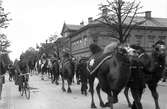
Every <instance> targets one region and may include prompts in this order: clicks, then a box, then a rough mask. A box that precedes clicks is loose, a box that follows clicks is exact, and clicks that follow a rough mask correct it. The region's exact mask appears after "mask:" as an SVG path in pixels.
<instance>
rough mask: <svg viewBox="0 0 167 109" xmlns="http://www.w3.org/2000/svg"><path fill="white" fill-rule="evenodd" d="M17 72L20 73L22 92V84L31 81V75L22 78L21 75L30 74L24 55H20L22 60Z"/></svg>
mask: <svg viewBox="0 0 167 109" xmlns="http://www.w3.org/2000/svg"><path fill="white" fill-rule="evenodd" d="M16 69H17V71H18V78H19V84H18V85H19V91H21V86H22V83H23V82H25V81H28V79H29V75H26V78H25V76H20V75H21V74H26V73H28V65H27V63H26V62H25V61H24V59H23V55H20V60H19V61H18V63H17V67H16Z"/></svg>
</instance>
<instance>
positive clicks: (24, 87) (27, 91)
mask: <svg viewBox="0 0 167 109" xmlns="http://www.w3.org/2000/svg"><path fill="white" fill-rule="evenodd" d="M19 76H20V77H22V76H23V78H21V79H22V85H21V91H20V95H21V96H23V94H25V96H26V98H27V99H30V87H29V84H28V81H27V79H28V78H27V76H29V73H26V74H20V75H19Z"/></svg>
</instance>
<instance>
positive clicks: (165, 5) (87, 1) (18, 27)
mask: <svg viewBox="0 0 167 109" xmlns="http://www.w3.org/2000/svg"><path fill="white" fill-rule="evenodd" d="M104 1H105V0H3V4H2V6H3V7H4V8H5V11H6V12H10V15H9V18H12V21H10V24H9V27H8V28H7V29H6V30H5V34H6V35H7V38H8V39H9V40H10V41H11V46H10V48H9V50H11V51H12V52H11V53H10V55H9V56H10V57H11V59H12V60H14V59H15V58H19V55H20V54H21V53H22V52H25V51H26V50H27V49H28V48H29V47H34V48H35V47H36V44H40V43H43V42H45V40H46V39H48V38H49V37H50V36H51V35H53V34H58V35H59V34H60V33H61V30H62V27H63V24H64V22H65V23H67V24H80V22H82V21H84V22H85V24H86V23H87V19H88V17H93V18H97V17H98V14H99V10H98V6H99V4H100V3H103V2H104ZM140 1H141V5H142V6H143V8H142V10H143V11H152V16H153V17H162V18H167V0H158V2H157V1H156V0H140Z"/></svg>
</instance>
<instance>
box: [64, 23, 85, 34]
mask: <svg viewBox="0 0 167 109" xmlns="http://www.w3.org/2000/svg"><path fill="white" fill-rule="evenodd" d="M82 27H84V25H73V24H66V23H64V25H63V29H62V32H61V34H63V33H64V32H66V31H77V30H79V29H81V28H82Z"/></svg>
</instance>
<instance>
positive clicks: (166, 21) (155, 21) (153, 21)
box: [94, 16, 167, 28]
mask: <svg viewBox="0 0 167 109" xmlns="http://www.w3.org/2000/svg"><path fill="white" fill-rule="evenodd" d="M131 18H132V17H127V18H126V20H125V24H128V23H129V22H130V21H131ZM98 21H102V18H98V19H96V20H95V22H94V24H97V23H98ZM136 22H137V23H138V26H139V27H140V26H142V27H143V26H145V27H166V28H167V18H154V17H152V18H149V19H148V18H145V17H144V16H137V17H135V18H134V22H133V23H132V24H134V23H136Z"/></svg>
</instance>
